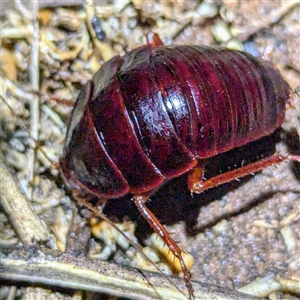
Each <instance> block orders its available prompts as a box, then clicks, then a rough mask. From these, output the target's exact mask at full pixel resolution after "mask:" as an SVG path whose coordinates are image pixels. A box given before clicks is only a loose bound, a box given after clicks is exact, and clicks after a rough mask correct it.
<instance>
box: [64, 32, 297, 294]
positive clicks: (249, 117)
mask: <svg viewBox="0 0 300 300" xmlns="http://www.w3.org/2000/svg"><path fill="white" fill-rule="evenodd" d="M148 39H149V40H150V41H149V42H148V44H147V45H144V46H141V47H139V48H136V49H134V50H132V51H131V52H129V53H127V54H126V55H124V56H123V57H119V56H116V57H114V58H112V59H111V60H109V61H108V62H106V63H105V64H104V65H103V66H102V68H101V69H100V70H99V71H98V72H97V73H96V74H95V75H94V77H93V79H92V80H91V81H90V82H88V83H87V84H86V86H85V87H84V88H83V90H82V91H81V93H80V94H79V96H78V99H77V101H76V104H75V107H74V110H73V114H72V118H71V121H70V124H69V128H68V133H67V138H66V142H65V148H64V155H63V157H62V158H61V160H60V165H61V169H62V172H63V176H64V177H65V180H66V182H67V183H68V185H69V186H70V188H71V189H73V190H77V191H78V192H80V193H83V194H88V193H91V194H93V195H95V196H98V197H99V198H102V199H112V198H118V197H121V196H124V195H126V194H128V193H131V194H133V195H134V200H135V203H136V205H137V207H138V209H139V211H140V212H141V214H142V215H143V216H144V217H145V218H146V219H147V221H148V222H149V224H150V225H151V226H152V227H153V228H154V230H155V231H156V232H157V233H158V234H159V235H160V236H161V237H162V238H163V240H164V241H165V243H167V245H168V246H169V248H170V250H171V251H172V252H173V254H174V255H175V256H176V257H177V258H179V260H180V261H181V266H182V268H183V272H184V275H185V281H186V284H187V287H188V289H189V294H190V298H191V299H192V298H193V289H192V286H191V284H190V276H189V272H188V271H187V269H186V267H185V264H184V261H183V259H182V256H181V250H180V248H179V247H178V246H177V244H176V243H175V242H174V241H173V240H172V238H171V237H170V235H169V234H168V232H167V231H166V230H165V229H164V227H163V226H162V225H161V224H160V222H159V221H158V220H157V219H156V217H155V216H154V215H153V214H152V213H151V211H150V210H149V209H148V208H147V206H146V205H145V202H146V201H147V199H149V196H150V195H151V194H153V193H154V192H155V191H156V190H157V189H158V188H159V187H160V186H161V185H163V184H164V183H165V182H166V181H167V180H170V179H172V178H174V177H178V176H180V175H181V174H184V173H187V172H189V186H190V189H191V191H192V192H201V191H202V190H203V189H206V188H209V187H212V186H215V185H218V184H220V183H223V182H226V181H229V180H231V179H233V178H235V177H240V176H243V175H246V174H248V173H249V172H252V171H256V170H259V169H261V168H262V167H264V166H266V165H270V164H273V163H276V162H279V161H282V160H284V159H287V157H284V156H280V155H277V156H273V157H271V158H270V159H269V160H268V159H267V160H266V161H263V162H259V163H258V164H253V165H252V166H250V167H249V166H248V169H243V168H242V169H240V171H236V172H235V173H230V172H229V173H228V175H226V176H224V175H222V176H223V177H222V178H220V177H219V178H217V179H216V181H215V182H214V181H209V183H208V187H203V186H205V182H204V183H203V182H202V180H203V178H202V171H203V166H204V164H203V162H204V161H205V159H206V158H209V157H212V156H214V155H216V154H218V153H221V152H225V151H228V150H230V149H232V148H234V147H238V146H242V145H245V144H247V143H249V142H251V141H254V140H257V139H259V138H261V137H263V136H266V135H269V134H270V133H272V132H273V131H274V130H275V129H276V128H278V127H279V126H280V125H281V123H282V122H283V118H284V114H285V106H286V103H287V101H288V99H289V98H290V94H291V89H290V87H289V85H288V84H287V83H286V81H285V80H284V79H283V77H282V76H281V75H280V73H279V71H278V70H277V69H275V68H274V67H273V66H272V65H271V64H269V63H267V62H264V61H261V60H258V59H256V58H254V57H252V56H251V55H249V54H247V53H243V52H237V51H232V50H228V49H224V48H214V47H213V48H210V47H204V46H164V45H163V44H162V43H161V41H160V40H159V38H158V36H157V35H153V36H150V37H149V38H148ZM288 158H289V159H295V158H294V157H292V156H290V157H288ZM296 159H297V160H298V159H299V158H296ZM246 168H247V167H246ZM225 174H227V173H225ZM203 184H204V185H203Z"/></svg>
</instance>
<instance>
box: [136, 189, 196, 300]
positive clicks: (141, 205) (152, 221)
mask: <svg viewBox="0 0 300 300" xmlns="http://www.w3.org/2000/svg"><path fill="white" fill-rule="evenodd" d="M133 199H134V203H135V205H136V206H137V208H138V210H139V212H140V213H141V215H142V216H143V217H144V218H145V219H146V220H147V222H148V223H149V225H150V226H151V227H152V228H153V229H154V231H155V232H156V233H157V234H158V235H159V236H160V237H161V238H162V240H163V241H164V242H165V243H166V244H167V246H168V247H169V249H170V250H171V251H172V253H173V254H174V256H175V257H176V258H178V260H179V261H180V265H181V269H182V272H183V275H184V281H185V285H186V287H187V289H188V291H189V299H190V300H193V299H194V289H193V286H192V283H191V275H190V272H189V271H188V269H187V267H186V265H185V262H184V260H183V257H182V251H181V249H180V248H179V247H178V245H177V244H176V242H175V241H174V240H173V239H172V238H171V236H170V234H169V233H168V231H167V230H166V229H165V228H164V227H163V225H162V224H161V223H160V222H159V220H158V219H157V218H156V217H155V215H154V214H153V213H152V212H151V210H150V209H149V208H148V207H147V206H146V201H147V200H148V199H149V197H148V196H143V195H139V196H134V197H133Z"/></svg>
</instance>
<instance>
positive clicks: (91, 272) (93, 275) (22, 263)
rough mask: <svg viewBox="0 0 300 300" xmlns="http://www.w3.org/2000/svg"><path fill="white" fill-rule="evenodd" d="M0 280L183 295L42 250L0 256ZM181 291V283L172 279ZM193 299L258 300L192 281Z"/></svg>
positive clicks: (125, 272)
mask: <svg viewBox="0 0 300 300" xmlns="http://www.w3.org/2000/svg"><path fill="white" fill-rule="evenodd" d="M0 278H1V279H2V280H3V279H5V280H12V281H13V282H26V283H34V284H43V285H50V286H55V287H58V286H59V287H63V288H72V289H81V290H87V291H94V292H104V293H108V294H112V295H115V296H120V297H128V298H131V299H173V300H176V299H184V300H186V297H185V295H183V294H182V293H180V292H179V291H178V290H177V289H175V288H174V287H173V286H171V285H170V284H169V281H168V280H167V277H162V276H161V275H160V274H158V273H152V272H146V271H142V272H141V271H139V270H137V269H134V268H129V267H125V266H120V265H116V264H111V263H107V262H102V261H93V260H90V259H87V258H83V257H75V256H72V255H69V254H56V253H54V252H53V251H49V250H46V249H44V250H43V252H41V251H40V250H38V249H32V248H31V249H22V250H19V251H14V252H13V253H9V254H5V253H4V254H0ZM172 281H174V282H175V283H176V286H178V287H179V288H180V289H184V286H185V284H184V281H183V280H182V279H180V278H178V277H172ZM193 287H194V288H195V297H196V299H202V300H206V299H207V300H208V299H215V300H258V299H261V298H257V297H254V296H250V295H246V294H241V293H238V292H236V291H231V290H227V289H223V288H219V287H216V286H213V285H207V284H201V283H199V282H196V281H193Z"/></svg>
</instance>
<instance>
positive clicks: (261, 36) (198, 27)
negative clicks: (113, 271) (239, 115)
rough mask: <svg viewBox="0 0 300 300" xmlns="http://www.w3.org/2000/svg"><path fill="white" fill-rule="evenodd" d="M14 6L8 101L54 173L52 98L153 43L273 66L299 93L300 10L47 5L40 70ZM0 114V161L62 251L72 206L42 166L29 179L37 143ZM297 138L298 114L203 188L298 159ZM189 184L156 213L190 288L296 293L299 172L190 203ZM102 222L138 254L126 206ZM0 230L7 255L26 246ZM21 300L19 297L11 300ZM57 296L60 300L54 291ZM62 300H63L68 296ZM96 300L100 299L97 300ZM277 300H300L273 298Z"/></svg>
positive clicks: (5, 57) (58, 149)
mask: <svg viewBox="0 0 300 300" xmlns="http://www.w3.org/2000/svg"><path fill="white" fill-rule="evenodd" d="M71 2H72V3H71ZM74 3H75V4H77V5H74ZM13 4H14V3H13V2H11V1H10V2H8V1H4V2H3V1H2V2H1V5H2V7H1V16H2V17H1V21H2V24H1V29H2V30H1V32H2V39H1V41H2V44H1V85H2V91H1V93H2V95H3V96H4V97H5V98H6V99H7V101H8V102H9V103H10V105H11V106H12V107H13V108H14V110H15V111H16V113H17V115H18V117H19V118H21V119H22V120H23V122H24V123H25V125H26V126H27V127H28V128H31V129H30V130H31V132H32V134H33V135H34V136H35V132H36V131H34V130H35V129H32V127H34V126H32V123H37V128H38V132H39V134H38V140H39V143H40V145H41V146H42V147H43V149H44V151H46V152H47V154H48V155H49V156H50V157H51V159H52V160H53V161H58V158H59V156H60V155H61V153H62V148H63V140H64V136H65V132H66V124H67V121H68V119H69V116H70V111H71V108H70V107H67V106H66V105H64V104H61V103H56V102H55V101H49V100H47V97H48V96H49V95H55V96H56V97H57V98H63V99H68V100H69V101H70V102H72V101H74V100H75V99H76V95H77V93H78V90H79V89H80V87H81V86H82V85H83V84H84V83H85V82H86V81H87V80H88V79H90V78H91V76H92V75H93V73H94V72H95V71H96V70H97V69H98V68H99V67H100V66H101V64H102V63H103V62H104V61H105V60H107V59H109V58H110V57H112V56H114V55H116V54H120V55H123V54H124V53H125V52H127V51H130V50H131V49H133V48H134V47H136V46H138V45H141V44H143V43H145V35H146V34H147V33H148V32H149V31H155V32H157V33H158V34H159V35H160V37H161V39H162V40H163V42H164V43H165V44H199V45H200V44H204V45H222V46H225V47H230V48H234V49H241V50H245V51H248V52H250V53H251V54H253V55H255V56H264V57H267V58H268V59H269V60H271V61H272V62H273V63H274V64H275V65H276V66H277V67H278V68H279V70H280V71H281V73H282V74H283V76H284V77H285V78H286V80H287V81H288V82H289V83H290V85H291V87H292V88H293V89H295V88H296V87H297V86H298V85H300V59H299V57H300V30H299V28H300V7H299V3H297V2H293V1H206V2H205V1H204V2H198V1H161V2H160V1H143V2H141V1H115V2H113V3H112V1H110V2H109V3H104V1H101V3H99V2H97V1H94V5H93V3H92V1H86V2H85V3H81V2H80V1H77V2H75V1H68V3H67V4H68V6H64V7H62V6H61V5H62V3H61V2H60V1H51V3H49V2H48V1H41V2H40V5H41V7H43V9H41V10H40V13H39V32H40V41H39V51H38V53H39V58H38V64H37V65H35V66H33V58H31V57H32V56H31V54H32V48H33V47H36V46H35V44H34V38H33V34H32V32H33V31H32V29H31V27H30V26H31V24H32V20H31V19H30V15H31V14H32V11H33V10H32V6H31V5H32V4H31V3H30V2H29V1H28V2H25V3H22V2H19V4H18V1H17V5H15V4H14V5H13ZM64 4H65V3H64ZM23 5H24V6H23ZM50 6H51V8H50ZM27 10H28V11H27ZM94 15H96V16H97V17H99V19H100V22H101V26H100V27H99V36H100V40H99V39H97V38H95V36H94V35H95V31H93V29H92V28H91V25H90V24H91V23H90V21H91V18H92V17H93V16H94ZM24 16H26V17H24ZM34 78H35V79H34ZM34 81H35V82H34ZM36 89H38V90H39V92H40V95H41V97H40V102H39V104H38V108H37V110H38V111H39V112H40V116H38V117H34V118H35V119H33V118H32V103H31V98H30V94H31V92H32V90H36ZM22 93H23V94H22ZM1 112H2V113H1V125H2V131H1V152H2V154H3V156H4V157H5V162H6V164H7V165H8V166H9V168H10V170H11V172H12V173H13V174H15V176H16V177H17V178H18V181H19V183H20V186H21V187H22V188H23V189H24V190H25V191H26V192H27V193H28V194H29V195H30V197H31V198H32V201H33V205H34V207H35V209H36V210H37V212H38V214H39V216H40V217H41V218H42V219H43V220H44V222H45V223H46V224H47V226H48V227H49V228H50V230H51V232H52V237H51V239H50V240H49V241H48V242H47V243H46V247H49V248H51V249H58V250H61V251H63V250H65V247H66V244H67V242H68V230H69V227H70V224H71V223H72V222H74V205H73V204H72V201H71V200H70V198H69V197H68V196H67V195H66V193H65V191H64V189H63V183H62V181H61V179H60V177H59V174H58V171H57V169H56V168H55V167H53V166H52V165H51V164H50V163H49V161H47V159H45V157H44V156H43V155H42V154H40V153H39V154H37V156H36V157H35V159H34V163H33V164H32V163H31V165H32V167H31V168H32V169H31V170H29V169H30V167H28V164H29V165H30V160H31V158H30V155H29V154H28V151H30V147H31V146H32V143H31V142H30V141H29V140H28V138H27V134H26V132H25V131H24V129H23V128H22V127H21V126H20V125H19V124H18V122H17V121H16V119H15V118H14V117H13V116H12V114H11V112H10V111H9V109H8V108H7V106H6V105H5V104H3V103H2V102H1ZM297 126H299V125H298V124H297V112H296V110H295V109H294V108H291V109H290V110H288V111H287V114H286V121H285V123H284V125H283V129H279V130H278V131H276V132H275V133H274V134H273V135H272V136H270V137H267V138H264V139H261V140H260V141H257V142H255V143H252V144H249V145H247V146H245V147H243V148H239V149H234V150H232V151H230V152H228V153H225V154H222V155H220V156H218V157H215V158H213V159H211V160H209V162H208V166H207V170H208V172H207V174H206V176H207V177H210V176H212V175H214V174H218V173H220V172H222V171H223V172H224V171H226V170H228V169H229V168H234V167H235V165H236V166H239V165H241V164H246V163H247V162H251V161H255V160H257V159H259V158H260V157H265V156H268V155H270V154H271V153H274V152H275V151H277V152H278V151H280V152H282V153H298V154H300V151H299V149H300V145H299V136H298V133H297V130H296V129H297ZM32 130H33V131H32ZM225 162H226V163H225ZM32 174H33V175H32ZM185 182H186V178H185V177H184V176H183V177H181V178H178V179H176V180H174V181H173V182H171V183H170V184H168V185H166V186H165V187H163V188H162V189H160V190H159V191H158V193H157V194H156V195H155V196H153V198H152V201H151V203H149V207H150V208H151V209H152V210H153V212H154V213H155V214H156V215H157V217H158V218H159V219H160V220H161V221H162V222H163V223H164V224H166V226H167V228H168V230H169V232H171V233H172V237H173V238H174V239H175V240H176V241H178V244H179V246H180V247H181V249H183V250H185V251H188V252H190V253H191V254H192V255H193V257H194V259H195V264H194V267H193V269H192V270H191V273H192V277H193V279H195V280H199V281H201V282H205V283H209V284H215V285H218V286H221V287H224V288H240V287H242V286H243V285H245V284H247V283H249V282H252V281H254V280H255V279H257V278H260V277H267V276H271V277H273V278H274V279H276V280H278V279H280V278H289V279H293V280H295V281H296V282H297V281H298V282H299V281H300V230H299V228H300V226H299V225H300V223H299V222H300V209H299V207H300V166H299V164H296V163H291V162H288V163H282V164H280V165H278V166H277V167H271V168H267V169H265V170H263V171H262V172H261V173H259V174H257V175H255V176H249V177H247V178H244V179H243V180H241V181H240V182H233V183H230V184H225V185H223V186H221V187H218V188H215V189H212V190H209V191H207V192H205V193H203V194H201V195H193V196H191V195H190V193H189V192H188V190H187V187H186V183H185ZM105 212H106V214H107V215H108V216H110V217H111V218H112V219H113V220H115V221H117V220H119V221H121V220H124V219H131V220H133V221H136V223H137V226H136V237H137V238H138V239H139V241H140V242H141V243H144V242H145V237H146V236H148V235H149V234H151V230H150V229H149V228H148V226H147V225H146V224H145V222H144V221H143V220H141V219H140V218H139V215H138V212H137V211H136V209H135V207H134V205H133V204H132V202H131V201H130V199H118V200H115V201H111V202H110V203H108V205H107V206H106V210H105ZM166 212H168V213H167V214H166ZM0 219H1V223H0V224H1V234H2V244H3V245H8V244H9V245H10V246H11V247H12V248H13V247H15V246H17V245H18V244H19V240H18V238H17V236H15V234H14V231H13V230H12V228H11V226H10V223H9V221H8V219H7V216H5V214H3V213H2V214H1V218H0ZM72 220H73V221H72ZM73 226H74V224H73ZM104 244H105V243H104V242H103V241H102V242H101V241H99V240H98V239H97V238H94V239H92V242H91V241H89V242H88V244H87V246H89V247H91V248H93V249H92V250H90V252H89V253H90V254H91V253H92V254H95V253H97V251H99V252H101V250H103V248H105V245H104ZM113 244H118V243H117V242H113ZM109 257H110V259H111V260H113V261H116V262H118V263H127V264H131V259H130V258H128V251H124V249H121V247H119V246H118V245H117V247H116V249H113V250H111V253H110V255H109ZM6 289H7V286H4V287H2V290H1V291H2V294H1V295H4V296H1V297H2V298H3V299H4V298H5V296H7V294H5V291H7V290H6ZM22 293H23V289H22V288H21V287H20V288H19V289H18V290H17V292H16V295H15V298H20V297H21V296H22ZM51 293H52V294H51ZM50 294H51V295H54V294H55V295H57V293H54V292H51V291H49V295H50ZM59 295H60V297H62V298H60V299H67V297H71V296H72V292H66V291H65V292H60V293H59ZM53 297H54V296H53ZM91 297H92V296H91ZM93 297H98V298H97V299H100V298H99V297H100V296H99V295H98V296H93ZM272 297H273V298H272ZM2 298H1V299H2ZM101 299H106V298H105V296H103V298H101ZM107 299H114V298H107ZM270 299H300V298H299V295H298V296H297V295H292V294H282V293H281V292H275V293H273V294H272V295H271V296H270Z"/></svg>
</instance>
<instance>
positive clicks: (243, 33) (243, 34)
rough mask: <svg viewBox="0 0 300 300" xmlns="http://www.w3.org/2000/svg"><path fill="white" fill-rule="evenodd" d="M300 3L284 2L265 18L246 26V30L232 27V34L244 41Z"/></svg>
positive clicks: (294, 0)
mask: <svg viewBox="0 0 300 300" xmlns="http://www.w3.org/2000/svg"><path fill="white" fill-rule="evenodd" d="M298 5H300V2H299V0H292V1H287V2H285V3H284V4H283V5H282V6H280V7H279V8H278V9H276V10H274V11H272V12H271V13H270V15H269V16H268V17H267V18H264V19H262V21H261V22H260V23H259V24H257V25H255V26H250V27H245V28H247V29H246V30H242V29H238V28H233V29H232V31H233V35H234V36H236V37H237V38H238V40H239V41H241V42H242V41H246V40H247V39H248V38H249V37H250V36H251V35H253V34H254V33H256V32H258V31H260V30H261V29H263V28H268V27H270V26H271V25H273V24H275V23H277V22H278V21H279V20H281V19H282V18H283V17H284V16H285V15H286V14H287V13H288V12H289V11H290V10H291V9H293V8H294V7H296V6H298Z"/></svg>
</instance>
